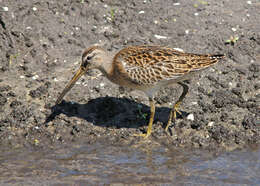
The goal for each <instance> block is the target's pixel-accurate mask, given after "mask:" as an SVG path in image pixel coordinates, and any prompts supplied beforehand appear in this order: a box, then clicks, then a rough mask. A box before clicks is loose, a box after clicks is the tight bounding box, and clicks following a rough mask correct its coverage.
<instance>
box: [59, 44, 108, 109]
mask: <svg viewBox="0 0 260 186" xmlns="http://www.w3.org/2000/svg"><path fill="white" fill-rule="evenodd" d="M105 55H106V52H105V50H103V49H102V48H101V47H98V46H93V47H90V48H88V49H86V50H85V51H84V52H83V54H82V61H81V65H80V68H79V69H78V71H77V72H76V73H75V75H74V76H73V77H72V79H71V80H70V82H69V83H68V84H67V86H66V87H65V88H64V90H63V91H62V93H61V94H60V96H59V97H58V99H57V101H56V104H59V103H60V102H61V101H62V99H63V97H64V96H65V95H66V94H67V93H68V92H69V90H70V89H71V88H72V87H73V86H74V84H75V83H76V82H77V80H78V79H79V78H80V77H81V76H82V75H84V74H85V73H86V72H87V71H88V70H91V69H98V68H100V66H101V65H102V61H103V60H102V59H103V57H104V56H105Z"/></svg>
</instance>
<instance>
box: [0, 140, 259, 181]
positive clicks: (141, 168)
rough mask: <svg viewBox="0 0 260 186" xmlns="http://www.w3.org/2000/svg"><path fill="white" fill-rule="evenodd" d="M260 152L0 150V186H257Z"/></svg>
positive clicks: (91, 148)
mask: <svg viewBox="0 0 260 186" xmlns="http://www.w3.org/2000/svg"><path fill="white" fill-rule="evenodd" d="M259 172H260V149H259V148H257V149H244V150H242V151H234V152H227V153H222V154H216V153H209V152H206V151H176V150H174V151H173V150H169V149H168V148H165V147H160V148H156V149H149V147H148V148H147V149H139V148H134V147H122V146H121V147H118V146H104V145H102V144H98V143H97V144H92V145H82V144H80V145H73V146H70V147H69V146H67V147H62V148H61V147H60V148H56V149H44V150H43V149H41V150H35V149H34V150H33V149H29V148H27V149H25V148H23V149H15V150H7V149H0V184H19V185H21V184H24V185H28V184H33V185H35V184H37V185H38V184H41V185H72V184H73V185H85V184H95V185H96V184H115V183H122V184H138V183H146V184H166V185H167V184H170V185H172V184H185V185H186V184H195V185H198V184H201V185H208V184H217V185H223V184H231V185H232V184H234V185H237V184H247V185H259V184H260V176H259Z"/></svg>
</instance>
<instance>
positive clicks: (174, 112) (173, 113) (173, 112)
mask: <svg viewBox="0 0 260 186" xmlns="http://www.w3.org/2000/svg"><path fill="white" fill-rule="evenodd" d="M178 84H179V85H181V86H182V88H183V91H182V94H181V96H180V97H179V99H178V101H177V102H176V103H175V104H174V106H173V108H172V110H171V112H170V115H169V120H168V123H167V125H166V127H165V131H166V132H167V131H168V128H169V126H170V124H171V122H172V118H173V119H174V121H175V120H176V116H177V112H178V113H179V114H180V115H181V112H180V111H179V107H180V104H181V102H182V101H183V99H184V98H185V96H186V95H187V93H188V91H189V87H188V85H186V84H184V83H181V82H179V83H178Z"/></svg>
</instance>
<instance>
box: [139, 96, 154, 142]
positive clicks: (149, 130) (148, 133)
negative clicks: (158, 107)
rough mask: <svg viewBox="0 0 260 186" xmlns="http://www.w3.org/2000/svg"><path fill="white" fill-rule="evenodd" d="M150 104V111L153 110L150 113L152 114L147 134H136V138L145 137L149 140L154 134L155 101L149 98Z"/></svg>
mask: <svg viewBox="0 0 260 186" xmlns="http://www.w3.org/2000/svg"><path fill="white" fill-rule="evenodd" d="M149 102H150V109H151V110H150V112H151V114H150V119H149V124H148V128H147V131H146V134H135V136H143V137H144V138H147V137H148V136H150V135H151V133H152V127H153V119H154V114H155V104H154V99H153V98H149Z"/></svg>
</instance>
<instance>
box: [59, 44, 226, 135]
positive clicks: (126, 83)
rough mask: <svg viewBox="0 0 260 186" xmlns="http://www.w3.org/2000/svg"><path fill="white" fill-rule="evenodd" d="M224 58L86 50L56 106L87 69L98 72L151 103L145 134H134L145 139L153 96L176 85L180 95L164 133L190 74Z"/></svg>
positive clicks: (147, 49) (151, 50)
mask: <svg viewBox="0 0 260 186" xmlns="http://www.w3.org/2000/svg"><path fill="white" fill-rule="evenodd" d="M222 58H224V55H222V54H216V55H214V54H213V55H212V54H192V53H184V52H180V51H178V50H175V49H172V48H167V47H160V46H130V47H127V48H124V49H122V50H120V51H119V52H117V53H116V54H115V55H113V54H111V53H109V52H108V51H106V50H104V49H103V48H101V47H99V46H92V47H90V48H88V49H86V50H85V51H84V53H83V55H82V62H81V65H80V67H79V69H78V71H77V72H76V73H75V75H74V76H73V78H72V79H71V80H70V82H69V83H68V84H67V86H66V87H65V88H64V90H63V91H62V93H61V94H60V96H59V97H58V99H57V101H56V104H59V103H60V102H61V101H62V99H63V97H64V96H65V94H66V93H67V92H68V91H69V90H70V89H71V88H72V87H73V85H74V84H75V83H76V81H77V80H78V79H79V78H80V77H81V76H82V75H83V74H85V73H86V72H87V71H88V70H90V69H98V70H100V71H101V72H102V73H103V74H104V75H105V76H106V77H107V78H108V79H109V80H110V81H111V82H113V83H115V84H118V85H120V86H123V87H128V88H131V89H137V90H140V91H143V92H144V93H145V94H146V95H147V97H148V98H149V102H150V112H151V113H150V119H149V124H148V129H147V131H146V133H145V134H137V135H138V136H143V137H145V138H147V137H148V136H150V135H151V133H152V125H153V120H154V114H155V103H154V96H155V95H156V93H157V92H158V91H159V90H160V89H161V88H163V87H166V86H168V85H171V84H174V83H178V84H179V85H181V86H182V87H183V92H182V94H181V96H180V97H179V99H178V101H177V102H176V103H175V105H174V106H173V108H172V110H171V112H170V115H169V119H168V123H167V125H166V127H165V130H166V131H168V127H169V126H170V124H171V123H172V120H173V119H174V121H175V119H176V112H178V113H179V106H180V104H181V102H182V100H183V99H184V97H185V96H186V94H187V93H188V89H189V87H188V85H186V84H184V83H183V81H184V80H187V79H190V78H192V77H193V74H196V73H197V72H200V71H201V70H203V69H205V68H207V67H209V66H211V65H213V64H215V63H217V62H218V61H219V60H220V59H222Z"/></svg>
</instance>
